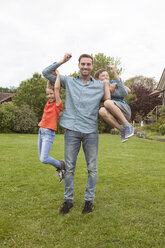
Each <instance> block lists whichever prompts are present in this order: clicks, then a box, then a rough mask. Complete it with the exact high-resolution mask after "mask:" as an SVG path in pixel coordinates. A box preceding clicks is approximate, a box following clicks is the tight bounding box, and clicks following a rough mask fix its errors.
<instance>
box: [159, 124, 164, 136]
mask: <svg viewBox="0 0 165 248" xmlns="http://www.w3.org/2000/svg"><path fill="white" fill-rule="evenodd" d="M159 132H160V134H161V135H165V124H162V125H160V126H159Z"/></svg>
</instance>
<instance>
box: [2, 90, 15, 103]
mask: <svg viewBox="0 0 165 248" xmlns="http://www.w3.org/2000/svg"><path fill="white" fill-rule="evenodd" d="M13 95H14V94H13V93H4V92H0V103H3V102H5V101H7V100H8V99H10V98H11V97H12V96H13Z"/></svg>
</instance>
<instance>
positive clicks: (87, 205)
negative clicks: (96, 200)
mask: <svg viewBox="0 0 165 248" xmlns="http://www.w3.org/2000/svg"><path fill="white" fill-rule="evenodd" d="M92 211H93V203H92V202H90V201H85V205H84V208H83V210H82V214H88V213H90V212H92Z"/></svg>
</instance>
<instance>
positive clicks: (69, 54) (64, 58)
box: [58, 53, 72, 65]
mask: <svg viewBox="0 0 165 248" xmlns="http://www.w3.org/2000/svg"><path fill="white" fill-rule="evenodd" d="M71 57H72V54H71V53H65V55H64V57H63V59H62V60H61V61H59V62H58V64H59V65H62V64H64V63H65V62H67V61H68V60H70V58H71Z"/></svg>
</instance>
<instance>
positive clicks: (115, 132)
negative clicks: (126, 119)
mask: <svg viewBox="0 0 165 248" xmlns="http://www.w3.org/2000/svg"><path fill="white" fill-rule="evenodd" d="M110 134H120V131H119V130H118V129H117V128H113V129H111V131H110Z"/></svg>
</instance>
